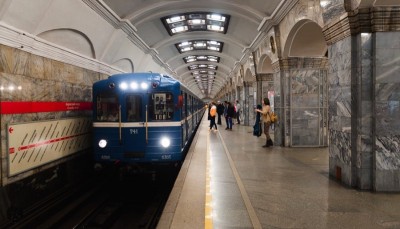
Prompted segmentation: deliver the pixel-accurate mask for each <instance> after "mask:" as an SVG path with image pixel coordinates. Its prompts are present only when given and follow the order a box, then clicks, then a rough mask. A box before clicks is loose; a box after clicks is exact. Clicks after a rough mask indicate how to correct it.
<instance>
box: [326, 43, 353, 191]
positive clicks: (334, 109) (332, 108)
mask: <svg viewBox="0 0 400 229" xmlns="http://www.w3.org/2000/svg"><path fill="white" fill-rule="evenodd" d="M351 47H352V40H351V38H345V39H343V40H341V41H339V42H337V43H335V44H332V45H331V46H329V55H330V56H329V70H328V79H327V82H328V87H329V91H328V115H329V117H328V120H329V123H328V128H329V157H330V164H332V165H331V166H330V174H333V175H334V176H335V175H336V172H335V170H336V166H339V167H340V168H341V171H342V174H341V176H342V177H341V179H342V181H343V182H344V183H345V184H347V185H351V180H352V174H351V168H352V164H351V163H352V160H351V158H352V157H351V111H352V109H351V101H352V97H351V91H352V90H351V89H352V88H351V72H352V69H351V67H352V62H351V61H352V53H351ZM346 171H347V172H346Z"/></svg>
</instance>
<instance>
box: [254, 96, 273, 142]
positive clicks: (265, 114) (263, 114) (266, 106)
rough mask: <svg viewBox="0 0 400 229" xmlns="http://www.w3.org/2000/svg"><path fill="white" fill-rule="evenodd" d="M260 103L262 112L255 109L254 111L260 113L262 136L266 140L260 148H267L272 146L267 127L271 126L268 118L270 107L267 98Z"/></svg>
mask: <svg viewBox="0 0 400 229" xmlns="http://www.w3.org/2000/svg"><path fill="white" fill-rule="evenodd" d="M262 103H263V105H262V110H260V109H255V111H257V112H259V113H261V121H262V123H263V128H264V134H265V137H266V138H267V140H266V142H265V145H263V146H262V147H269V146H272V145H273V142H272V140H271V136H269V127H270V126H271V117H270V111H271V106H270V103H269V99H268V98H264V99H263V101H262Z"/></svg>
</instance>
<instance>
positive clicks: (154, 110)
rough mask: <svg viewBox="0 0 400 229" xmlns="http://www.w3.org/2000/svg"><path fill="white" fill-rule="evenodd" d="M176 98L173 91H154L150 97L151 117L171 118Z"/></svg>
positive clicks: (156, 118)
mask: <svg viewBox="0 0 400 229" xmlns="http://www.w3.org/2000/svg"><path fill="white" fill-rule="evenodd" d="M173 115H174V100H173V96H172V94H171V93H162V92H161V93H160V92H159V93H154V94H152V95H151V97H150V107H149V117H150V118H151V119H153V120H171V119H172V118H173Z"/></svg>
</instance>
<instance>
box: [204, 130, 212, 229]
mask: <svg viewBox="0 0 400 229" xmlns="http://www.w3.org/2000/svg"><path fill="white" fill-rule="evenodd" d="M210 158H211V150H210V133H208V134H207V163H206V202H205V204H206V206H205V217H204V228H205V229H212V228H213V217H212V211H213V209H212V194H211V174H210V173H211V171H210V170H211V163H210Z"/></svg>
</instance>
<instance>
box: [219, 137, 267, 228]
mask: <svg viewBox="0 0 400 229" xmlns="http://www.w3.org/2000/svg"><path fill="white" fill-rule="evenodd" d="M218 134H219V137H220V138H221V142H222V145H223V146H224V149H225V154H226V156H227V157H228V161H229V164H230V166H231V169H232V172H233V175H234V177H235V179H236V183H237V184H238V187H239V190H240V194H241V195H242V198H243V201H244V204H245V206H246V208H247V212H248V213H249V216H250V221H251V223H252V224H253V228H254V229H262V226H261V223H260V220H259V219H258V217H257V214H256V211H255V210H254V208H253V205H252V204H251V201H250V198H249V195H247V192H246V188H245V187H244V185H243V182H242V179H240V176H239V172H238V171H237V169H236V166H235V163H234V162H233V159H232V157H231V153H230V152H229V150H228V147H226V144H225V141H224V139H223V138H222V136H221V133H218Z"/></svg>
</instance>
